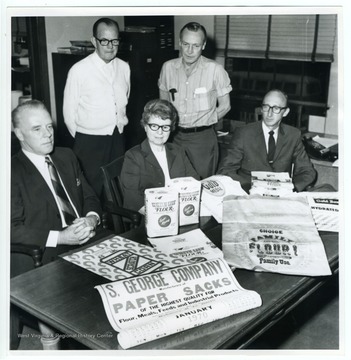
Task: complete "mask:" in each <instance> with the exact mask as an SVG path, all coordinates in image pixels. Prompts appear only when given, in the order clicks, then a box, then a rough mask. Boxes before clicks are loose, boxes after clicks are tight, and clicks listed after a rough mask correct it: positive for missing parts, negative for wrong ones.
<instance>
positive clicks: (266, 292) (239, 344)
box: [10, 222, 339, 350]
mask: <svg viewBox="0 0 351 360" xmlns="http://www.w3.org/2000/svg"><path fill="white" fill-rule="evenodd" d="M211 224H212V225H211V226H209V225H207V227H206V226H205V228H204V232H205V233H206V235H207V236H208V237H209V238H210V239H211V240H212V241H213V242H214V243H215V244H216V245H217V246H220V245H221V236H222V227H221V226H220V225H218V224H216V223H215V222H212V223H211ZM124 236H125V237H126V238H129V239H132V240H136V241H139V242H143V243H145V242H146V236H145V231H144V229H142V228H140V229H138V230H133V231H130V232H128V233H126V234H125V235H124ZM321 238H322V240H323V243H324V246H325V250H326V254H327V257H328V261H329V264H330V267H331V270H332V273H333V276H335V275H336V274H337V273H338V269H339V260H338V259H339V257H338V234H337V233H327V232H323V233H321ZM234 275H235V277H236V278H237V280H238V281H239V283H240V285H241V286H242V287H244V288H246V289H250V290H255V291H257V292H258V293H259V294H260V295H261V297H262V302H263V304H262V306H261V307H259V308H256V309H253V310H249V311H246V312H243V313H240V314H236V315H233V316H230V317H227V318H225V319H221V320H217V321H214V322H212V323H209V324H205V325H202V326H199V327H196V328H194V329H190V330H186V331H183V332H181V333H178V334H174V335H171V336H168V337H165V338H162V339H159V340H155V341H152V342H149V343H146V344H143V345H140V346H138V347H135V348H133V349H149V350H155V349H162V350H166V349H194V350H196V349H197V350H199V349H226V348H231V349H233V348H237V349H243V348H245V347H247V346H248V345H249V344H250V343H251V342H252V341H253V340H255V339H256V338H257V337H258V336H260V335H261V334H263V333H264V332H265V331H266V330H267V329H269V328H270V327H271V326H272V325H274V324H275V323H276V322H277V321H279V320H280V319H281V318H282V317H284V316H285V315H286V314H287V313H288V312H289V311H290V310H292V309H293V308H294V307H296V306H297V305H298V304H299V303H300V302H301V301H303V300H304V299H306V298H307V297H308V296H309V295H311V294H312V293H313V292H314V291H315V290H316V289H318V288H319V287H320V286H322V285H323V284H324V283H325V282H326V281H327V280H328V279H330V276H327V277H305V276H291V275H281V274H273V273H259V272H254V271H248V270H240V269H237V270H235V271H234ZM107 282H108V280H107V279H105V278H103V277H100V276H98V275H96V274H94V273H92V272H90V271H87V270H85V269H83V268H81V267H79V266H76V265H74V264H72V263H70V262H68V261H65V260H63V259H59V260H57V261H54V262H52V263H50V264H48V265H45V266H43V267H41V268H38V269H35V270H32V271H29V272H27V273H25V274H22V275H19V276H17V277H15V278H12V279H11V291H10V298H11V303H12V304H13V305H15V306H18V307H19V308H21V309H23V310H25V311H26V312H28V313H30V314H32V315H34V316H35V317H37V318H38V319H40V320H41V321H42V322H44V323H46V324H47V325H49V326H50V327H52V328H54V329H57V330H58V332H60V333H62V334H66V336H67V337H72V338H74V339H75V340H77V341H79V342H81V343H82V344H84V345H86V346H87V347H89V348H90V349H121V348H120V346H119V344H118V342H117V339H116V335H117V333H116V332H115V331H114V330H113V328H112V327H111V325H110V323H109V321H108V319H107V316H106V314H105V311H104V307H103V304H102V301H101V298H100V295H99V293H98V291H97V290H95V289H94V286H95V285H99V284H103V283H107Z"/></svg>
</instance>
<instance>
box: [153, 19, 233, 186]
mask: <svg viewBox="0 0 351 360" xmlns="http://www.w3.org/2000/svg"><path fill="white" fill-rule="evenodd" d="M206 39H207V34H206V29H205V28H204V27H203V26H202V25H200V24H198V23H195V22H191V23H188V24H186V25H185V26H184V27H183V28H182V29H181V31H180V40H179V46H180V55H181V57H179V58H177V59H173V60H170V61H167V62H166V63H164V64H163V67H162V69H161V74H160V78H159V89H160V98H161V99H165V100H168V101H171V102H172V104H173V105H174V106H175V107H176V109H177V110H178V114H179V126H178V129H177V131H176V133H175V136H174V138H173V142H174V143H176V144H178V145H180V146H182V147H184V149H185V151H186V153H187V155H188V157H189V159H190V161H191V163H192V165H193V167H194V168H195V170H196V171H197V173H198V174H199V175H200V177H201V178H202V179H204V178H207V177H209V176H211V175H213V174H215V172H216V169H217V165H218V143H217V136H216V133H215V130H214V128H213V126H214V125H215V124H216V123H217V122H218V120H219V119H221V118H223V117H224V115H225V114H226V113H227V112H228V111H229V110H230V97H229V93H230V91H231V90H232V87H231V85H230V79H229V76H228V74H227V72H226V71H225V70H224V68H223V66H222V65H220V64H218V63H217V62H215V61H213V60H210V59H207V58H206V57H204V56H202V55H201V54H202V51H203V50H204V48H205V46H206Z"/></svg>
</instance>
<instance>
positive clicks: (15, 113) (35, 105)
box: [11, 100, 50, 128]
mask: <svg viewBox="0 0 351 360" xmlns="http://www.w3.org/2000/svg"><path fill="white" fill-rule="evenodd" d="M26 110H43V111H46V112H47V113H48V114H49V115H50V113H49V111H48V109H47V108H46V106H45V105H44V104H43V103H42V102H41V101H39V100H29V101H26V102H24V103H23V104H20V105H18V106H17V107H16V108H15V109H13V110H12V113H11V121H12V125H13V127H14V128H17V127H18V126H19V122H20V118H21V114H22V112H23V111H26Z"/></svg>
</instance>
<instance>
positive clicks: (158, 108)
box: [140, 99, 178, 131]
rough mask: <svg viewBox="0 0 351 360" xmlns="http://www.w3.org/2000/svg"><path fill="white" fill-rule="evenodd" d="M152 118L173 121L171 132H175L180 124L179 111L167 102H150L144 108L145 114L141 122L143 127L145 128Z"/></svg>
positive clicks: (156, 100) (159, 100)
mask: <svg viewBox="0 0 351 360" xmlns="http://www.w3.org/2000/svg"><path fill="white" fill-rule="evenodd" d="M151 116H157V117H159V118H160V119H162V120H166V119H169V120H171V130H172V131H173V130H174V129H175V127H176V124H177V122H178V112H177V109H176V108H175V107H174V106H173V105H172V104H171V103H170V102H169V101H167V100H162V99H155V100H150V101H149V102H148V103H147V104H146V105H145V106H144V112H143V115H142V118H141V120H140V124H141V126H142V127H145V126H146V125H147V124H148V123H149V120H150V117H151Z"/></svg>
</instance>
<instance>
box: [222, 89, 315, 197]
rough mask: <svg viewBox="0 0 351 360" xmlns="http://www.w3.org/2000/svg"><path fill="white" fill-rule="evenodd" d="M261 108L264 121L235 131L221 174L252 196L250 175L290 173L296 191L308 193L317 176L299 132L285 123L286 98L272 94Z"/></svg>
mask: <svg viewBox="0 0 351 360" xmlns="http://www.w3.org/2000/svg"><path fill="white" fill-rule="evenodd" d="M261 108H262V121H258V122H255V123H251V124H248V125H246V126H242V127H239V128H237V129H236V130H235V132H234V134H233V137H232V139H231V142H230V145H229V149H228V153H227V155H226V157H225V158H224V159H223V161H222V163H221V164H220V166H219V170H218V173H219V174H222V175H228V176H230V177H231V178H233V179H234V180H237V181H240V184H241V186H242V188H243V189H244V190H245V191H246V192H249V190H250V187H251V171H272V172H288V173H289V174H290V176H291V177H292V181H293V184H294V190H295V191H297V192H300V191H303V190H306V189H307V188H308V187H309V186H311V185H312V184H313V183H314V181H315V179H316V175H317V173H316V171H315V169H314V168H313V165H312V163H311V161H310V159H309V157H308V155H307V153H306V151H305V148H304V146H303V144H302V141H301V132H300V130H298V129H296V128H294V127H292V126H289V125H286V124H283V123H282V120H283V118H284V117H285V116H287V115H288V113H289V111H290V109H289V107H288V97H287V95H286V94H284V93H283V92H282V91H280V90H271V91H269V92H268V93H267V94H266V95H265V97H264V99H263V102H262V105H261Z"/></svg>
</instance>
